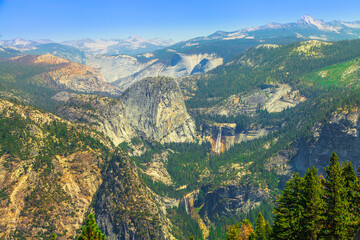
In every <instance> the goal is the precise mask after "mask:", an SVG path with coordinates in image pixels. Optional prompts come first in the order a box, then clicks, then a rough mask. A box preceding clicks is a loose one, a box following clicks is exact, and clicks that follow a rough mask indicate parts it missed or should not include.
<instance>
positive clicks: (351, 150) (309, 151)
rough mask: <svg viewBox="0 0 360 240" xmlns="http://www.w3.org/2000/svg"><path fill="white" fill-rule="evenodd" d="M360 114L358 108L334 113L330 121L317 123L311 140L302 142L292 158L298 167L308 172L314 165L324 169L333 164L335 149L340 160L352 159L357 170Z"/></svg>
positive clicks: (300, 170) (301, 171)
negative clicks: (332, 158) (332, 157)
mask: <svg viewBox="0 0 360 240" xmlns="http://www.w3.org/2000/svg"><path fill="white" fill-rule="evenodd" d="M359 116H360V112H359V111H358V110H356V109H353V110H350V111H349V110H342V111H338V112H335V113H333V115H332V117H331V118H330V120H329V121H327V122H325V123H317V124H316V125H315V126H314V128H313V137H312V138H311V140H310V141H306V142H300V144H299V146H298V151H297V155H296V156H295V157H294V158H293V159H292V164H293V166H294V170H295V171H297V172H300V173H302V174H304V173H305V172H306V168H309V167H311V166H312V165H314V166H315V167H317V168H318V169H319V171H323V169H324V167H326V166H327V165H329V159H330V157H331V154H332V153H333V152H334V151H335V152H336V153H337V154H338V156H339V160H340V161H347V160H349V161H351V162H352V163H353V165H354V168H355V169H356V168H357V167H358V166H360V159H359V155H360V149H359V147H358V146H359V144H360V139H359V130H360V126H359V124H358V123H359Z"/></svg>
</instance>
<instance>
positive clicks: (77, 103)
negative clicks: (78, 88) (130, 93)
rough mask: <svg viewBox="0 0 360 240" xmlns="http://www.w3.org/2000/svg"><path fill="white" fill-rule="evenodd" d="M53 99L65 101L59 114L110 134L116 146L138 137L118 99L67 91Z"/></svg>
mask: <svg viewBox="0 0 360 240" xmlns="http://www.w3.org/2000/svg"><path fill="white" fill-rule="evenodd" d="M53 99H55V100H57V101H63V102H65V106H62V107H60V108H59V109H58V110H57V114H58V115H59V116H61V117H64V118H66V119H68V120H69V121H74V122H79V123H86V124H88V125H91V126H93V127H94V128H95V129H97V130H98V131H100V132H103V133H104V134H105V135H106V136H108V137H109V138H110V139H111V140H112V142H113V143H114V145H115V146H117V145H119V144H120V143H121V142H123V141H130V140H131V139H132V138H134V137H137V133H136V130H135V129H134V128H133V127H132V126H131V124H130V119H128V118H127V116H126V115H125V111H124V106H123V104H122V103H121V101H120V100H118V99H115V98H108V97H101V96H95V95H83V94H72V93H67V92H60V93H57V94H56V95H55V96H53Z"/></svg>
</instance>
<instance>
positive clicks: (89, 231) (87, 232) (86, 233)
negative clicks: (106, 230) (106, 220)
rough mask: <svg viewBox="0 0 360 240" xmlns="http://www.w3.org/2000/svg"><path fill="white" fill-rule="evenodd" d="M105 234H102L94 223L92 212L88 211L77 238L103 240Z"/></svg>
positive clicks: (79, 239) (80, 239) (81, 239)
mask: <svg viewBox="0 0 360 240" xmlns="http://www.w3.org/2000/svg"><path fill="white" fill-rule="evenodd" d="M105 239H106V236H105V234H103V233H102V232H101V231H100V229H99V227H98V226H97V224H96V221H95V216H94V214H92V213H90V214H89V216H88V218H87V220H86V224H85V226H84V227H83V228H82V232H81V235H80V236H79V237H78V240H105Z"/></svg>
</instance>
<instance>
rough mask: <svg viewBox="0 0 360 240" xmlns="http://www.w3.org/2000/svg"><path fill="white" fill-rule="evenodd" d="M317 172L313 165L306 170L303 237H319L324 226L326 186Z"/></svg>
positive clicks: (302, 224) (312, 239)
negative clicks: (322, 183) (324, 186)
mask: <svg viewBox="0 0 360 240" xmlns="http://www.w3.org/2000/svg"><path fill="white" fill-rule="evenodd" d="M317 174H318V170H317V169H316V168H315V167H314V166H313V167H312V168H310V169H308V170H307V171H306V174H305V176H304V192H303V195H304V201H303V208H304V213H303V216H302V220H301V226H302V230H303V235H304V236H303V239H309V240H314V239H318V236H319V233H320V231H321V228H322V226H323V225H322V224H323V219H324V218H323V214H324V210H325V201H324V199H323V196H324V188H323V186H322V185H321V182H320V179H319V177H318V176H317Z"/></svg>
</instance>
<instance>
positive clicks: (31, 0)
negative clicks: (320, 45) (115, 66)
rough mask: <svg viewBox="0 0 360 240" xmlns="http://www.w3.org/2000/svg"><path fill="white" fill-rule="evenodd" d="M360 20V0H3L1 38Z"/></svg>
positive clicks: (185, 34)
mask: <svg viewBox="0 0 360 240" xmlns="http://www.w3.org/2000/svg"><path fill="white" fill-rule="evenodd" d="M305 14H307V15H311V16H313V17H315V18H320V19H323V20H325V21H331V20H335V19H336V20H345V21H354V20H360V0H342V1H334V0H311V1H310V0H301V1H300V0H286V1H285V0H271V1H269V0H267V1H265V0H245V1H244V0H222V1H217V0H216V1H211V0H192V1H190V0H179V1H174V0H172V1H165V0H151V1H148V0H117V1H113V0H62V1H60V0H0V35H1V38H0V39H11V38H15V37H22V38H27V39H52V40H55V41H63V40H72V39H81V38H87V37H89V38H104V39H110V38H126V37H129V36H131V35H138V36H141V37H143V38H154V37H160V38H164V39H170V38H171V39H173V40H176V41H179V40H186V39H189V38H192V37H197V36H205V35H209V34H211V33H213V32H215V31H217V30H225V31H233V30H238V29H242V28H246V27H255V26H259V25H264V24H266V23H269V22H279V23H286V22H295V21H296V20H298V19H299V18H300V17H301V16H302V15H305Z"/></svg>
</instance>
